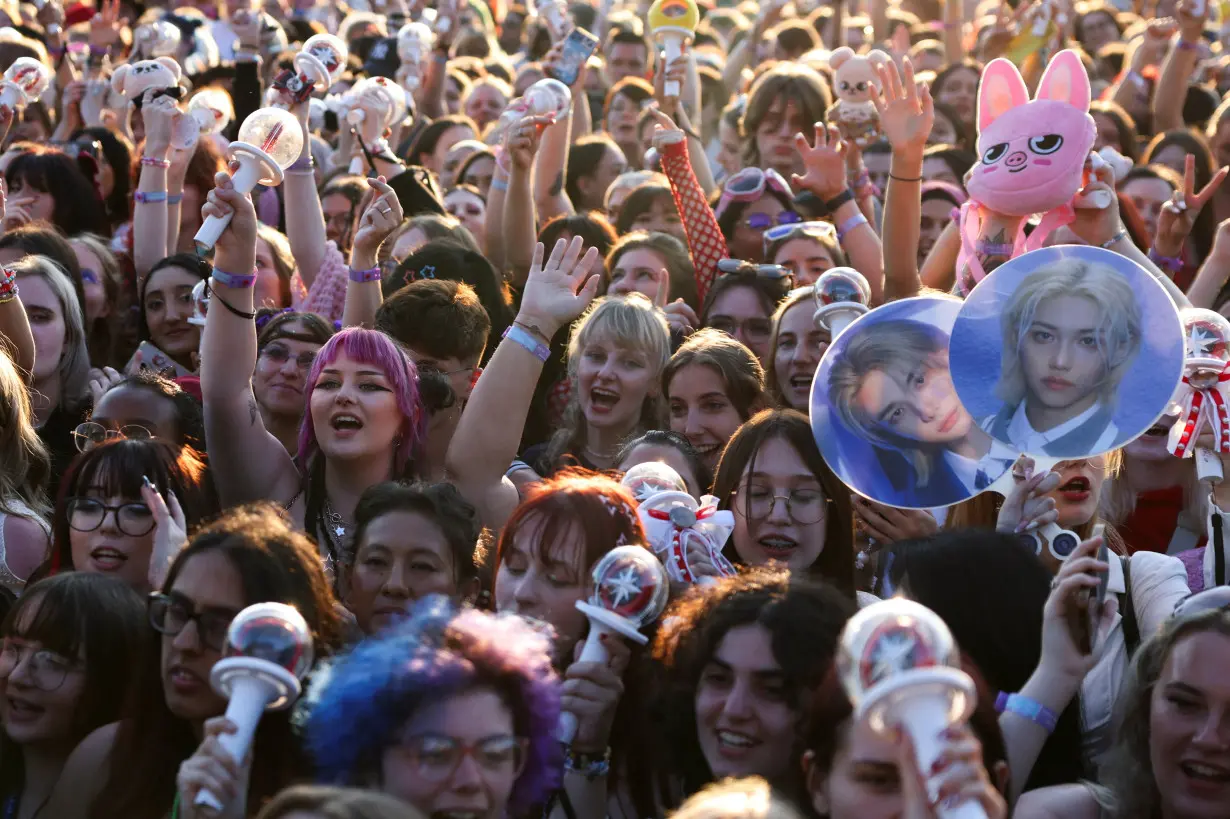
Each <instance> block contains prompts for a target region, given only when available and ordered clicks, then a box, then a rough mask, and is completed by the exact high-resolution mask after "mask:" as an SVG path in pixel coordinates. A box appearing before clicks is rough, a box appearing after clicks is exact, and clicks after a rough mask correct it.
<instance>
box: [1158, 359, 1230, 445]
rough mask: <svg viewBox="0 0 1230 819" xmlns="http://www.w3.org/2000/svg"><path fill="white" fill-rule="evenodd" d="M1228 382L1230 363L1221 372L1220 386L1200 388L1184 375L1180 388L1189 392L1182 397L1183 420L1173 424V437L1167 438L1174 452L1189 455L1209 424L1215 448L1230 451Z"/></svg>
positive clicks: (1218, 380) (1219, 376)
mask: <svg viewBox="0 0 1230 819" xmlns="http://www.w3.org/2000/svg"><path fill="white" fill-rule="evenodd" d="M1227 382H1230V365H1227V369H1223V370H1222V371H1221V373H1220V374H1218V375H1217V384H1216V386H1214V387H1210V388H1205V389H1196V388H1195V387H1193V386H1192V383H1191V379H1190V378H1189V377H1188V376H1186V375H1184V376H1183V385H1182V386H1181V387H1180V388H1179V389H1180V391H1181V392H1186V395H1184V396H1183V397H1182V398H1181V399H1180V401H1181V406H1180V409H1179V420H1178V421H1176V422H1175V425H1174V426H1173V427H1171V433H1170V440H1169V441H1167V447H1168V448H1169V449H1170V453H1171V454H1172V455H1176V456H1178V457H1180V458H1186V457H1187V456H1188V455H1189V454H1190V452H1191V447H1192V442H1193V441H1195V440H1196V438H1197V436H1199V435H1200V432H1201V430H1203V429H1204V427H1205V425H1206V424H1207V425H1208V426H1209V428H1210V429H1212V431H1213V449H1214V451H1216V452H1218V453H1220V454H1222V455H1230V409H1227V407H1226V396H1225V394H1224V393H1223V392H1222V390H1223V389H1224V388H1225V385H1226V384H1227Z"/></svg>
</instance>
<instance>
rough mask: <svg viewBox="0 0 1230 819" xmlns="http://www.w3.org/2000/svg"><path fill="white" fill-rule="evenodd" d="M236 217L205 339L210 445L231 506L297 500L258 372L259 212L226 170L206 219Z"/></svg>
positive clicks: (221, 248)
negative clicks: (263, 403) (255, 389)
mask: <svg viewBox="0 0 1230 819" xmlns="http://www.w3.org/2000/svg"><path fill="white" fill-rule="evenodd" d="M226 214H234V215H233V217H232V219H231V223H230V224H229V225H228V226H227V228H226V230H224V231H223V232H222V236H221V237H220V238H219V239H218V243H217V246H216V253H215V256H214V259H215V268H214V275H213V278H212V279H210V281H209V286H210V290H211V293H210V299H209V301H210V309H209V312H208V313H207V315H206V319H205V330H204V332H203V333H202V335H201V395H202V398H203V399H204V408H205V441H206V449H207V450H208V452H209V462H210V467H211V469H212V470H213V473H214V477H215V483H216V485H217V487H218V494H219V495H220V499H221V501H222V504H223V505H224V506H233V505H235V504H239V503H248V502H251V501H257V500H272V501H274V502H276V503H283V504H285V503H289V502H290V501H291V500H293V499H294V497H295V495H296V494H298V491H299V485H300V480H299V472H298V470H297V469H296V468H295V464H294V462H293V461H291V459H290V455H288V454H287V452H286V449H285V448H284V447H283V446H282V445H281V444H280V443H279V442H278V439H277V438H274V437H273V436H272V435H271V434H269V431H268V430H266V429H265V422H264V421H263V420H262V419H261V414H260V410H259V409H258V408H257V405H256V397H255V396H254V395H253V394H252V371H253V370H255V369H256V325H255V324H254V323H253V318H254V313H253V306H252V286H253V284H255V276H254V274H253V272H252V271H254V270H255V269H256V211H255V210H254V209H253V207H252V200H251V199H249V198H248V197H247V196H246V195H245V194H239V193H236V192H235V188H234V186H233V185H232V184H231V177H230V175H229V174H226V173H219V174H218V175H217V177H216V187H215V188H214V189H213V190H212V191H210V193H209V198H208V201H207V202H206V204H205V207H203V208H202V209H201V215H202V216H203V217H206V218H208V217H209V216H225V215H226Z"/></svg>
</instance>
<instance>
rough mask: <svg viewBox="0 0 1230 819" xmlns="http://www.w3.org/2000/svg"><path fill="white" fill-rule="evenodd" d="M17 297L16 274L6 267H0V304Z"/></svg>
mask: <svg viewBox="0 0 1230 819" xmlns="http://www.w3.org/2000/svg"><path fill="white" fill-rule="evenodd" d="M15 298H17V274H16V273H14V272H13V271H12V270H9V269H8V268H7V267H0V304H8V303H9V302H10V301H12V300H13V299H15Z"/></svg>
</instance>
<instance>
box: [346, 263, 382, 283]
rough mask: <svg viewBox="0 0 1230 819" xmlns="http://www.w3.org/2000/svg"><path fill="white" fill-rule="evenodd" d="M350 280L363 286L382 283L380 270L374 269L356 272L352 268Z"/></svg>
mask: <svg viewBox="0 0 1230 819" xmlns="http://www.w3.org/2000/svg"><path fill="white" fill-rule="evenodd" d="M350 280H351V281H352V282H357V283H359V284H363V283H365V282H378V281H380V268H379V267H373V268H370V269H368V270H355V269H354V268H353V267H352V268H350Z"/></svg>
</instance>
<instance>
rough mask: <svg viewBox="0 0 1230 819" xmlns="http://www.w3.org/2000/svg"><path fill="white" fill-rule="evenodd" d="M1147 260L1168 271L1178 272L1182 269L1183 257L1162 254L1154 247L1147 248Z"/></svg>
mask: <svg viewBox="0 0 1230 819" xmlns="http://www.w3.org/2000/svg"><path fill="white" fill-rule="evenodd" d="M1149 261H1151V262H1153V263H1154V264H1155V265H1157V266H1158V267H1160V268H1161V269H1162V270H1165V271H1167V272H1168V273H1178V272H1179V271H1180V270H1182V269H1183V259H1182V258H1181V257H1179V256H1163V255H1162V254H1160V253H1158V252H1157V250H1156V249H1155V248H1152V247H1151V248H1149Z"/></svg>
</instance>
